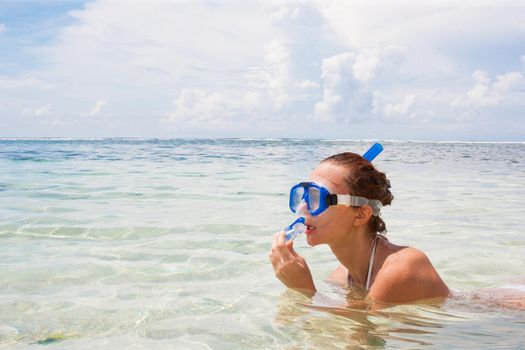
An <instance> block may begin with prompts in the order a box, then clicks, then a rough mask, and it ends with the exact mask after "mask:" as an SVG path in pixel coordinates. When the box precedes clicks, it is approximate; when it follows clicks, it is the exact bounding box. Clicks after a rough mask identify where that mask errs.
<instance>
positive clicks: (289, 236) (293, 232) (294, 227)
mask: <svg viewBox="0 0 525 350" xmlns="http://www.w3.org/2000/svg"><path fill="white" fill-rule="evenodd" d="M382 151H383V146H382V145H381V144H380V143H374V144H373V145H372V147H370V148H369V149H368V151H366V152H365V153H364V154H363V158H364V159H366V160H368V161H369V162H371V161H372V160H374V159H375V158H376V157H377V156H378V155H379V153H381V152H382ZM297 214H299V215H302V211H301V212H298V213H297ZM305 232H306V224H305V218H304V217H303V216H300V217H298V218H297V219H296V220H295V221H294V222H292V223H291V224H290V225H289V226H287V227H286V228H285V229H284V239H285V241H289V240H294V239H295V237H297V236H298V235H300V234H301V233H305Z"/></svg>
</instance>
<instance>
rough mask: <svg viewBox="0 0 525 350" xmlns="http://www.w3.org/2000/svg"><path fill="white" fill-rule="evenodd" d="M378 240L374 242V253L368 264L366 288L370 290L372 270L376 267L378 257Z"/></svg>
mask: <svg viewBox="0 0 525 350" xmlns="http://www.w3.org/2000/svg"><path fill="white" fill-rule="evenodd" d="M377 238H378V237H376V239H375V240H374V246H373V247H372V253H371V254H370V261H369V262H368V274H367V275H366V282H365V288H366V290H368V288H369V287H370V277H371V276H372V268H373V266H374V259H375V256H376V246H377Z"/></svg>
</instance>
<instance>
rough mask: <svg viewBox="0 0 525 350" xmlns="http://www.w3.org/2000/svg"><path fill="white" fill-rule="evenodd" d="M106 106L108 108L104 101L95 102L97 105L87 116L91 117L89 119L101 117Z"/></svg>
mask: <svg viewBox="0 0 525 350" xmlns="http://www.w3.org/2000/svg"><path fill="white" fill-rule="evenodd" d="M105 106H107V102H106V101H104V100H97V102H95V105H94V106H93V108H91V110H90V111H89V113H87V114H86V115H87V116H89V117H94V116H96V115H100V114H101V113H102V109H103V108H104V107H105Z"/></svg>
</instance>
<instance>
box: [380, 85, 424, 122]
mask: <svg viewBox="0 0 525 350" xmlns="http://www.w3.org/2000/svg"><path fill="white" fill-rule="evenodd" d="M372 97H373V98H372V113H373V114H375V115H377V116H378V117H379V119H381V120H384V121H403V122H407V121H414V120H415V118H416V116H417V114H416V113H415V112H414V111H413V110H414V106H415V103H416V96H415V95H414V94H407V95H405V96H404V97H403V98H402V99H401V101H399V100H398V101H397V102H392V101H390V102H386V101H385V100H386V98H385V96H384V95H383V94H382V93H380V92H379V91H374V92H373V94H372ZM389 100H392V98H391V97H390V98H389ZM422 121H426V120H424V119H421V120H419V122H422Z"/></svg>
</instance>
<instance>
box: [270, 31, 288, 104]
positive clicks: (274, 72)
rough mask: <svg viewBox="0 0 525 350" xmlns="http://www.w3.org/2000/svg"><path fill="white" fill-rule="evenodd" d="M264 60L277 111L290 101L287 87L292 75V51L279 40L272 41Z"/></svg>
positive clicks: (271, 94)
mask: <svg viewBox="0 0 525 350" xmlns="http://www.w3.org/2000/svg"><path fill="white" fill-rule="evenodd" d="M264 59H265V62H266V65H267V71H268V75H267V82H268V89H269V94H270V96H271V98H272V100H273V104H274V107H275V109H276V110H279V109H281V107H282V106H283V104H284V103H286V102H287V100H288V97H289V96H288V93H287V90H286V87H287V85H288V80H289V74H290V51H289V49H288V48H287V47H286V46H285V45H284V44H283V43H282V42H281V41H279V40H272V41H270V42H269V43H267V44H266V46H265V55H264Z"/></svg>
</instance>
